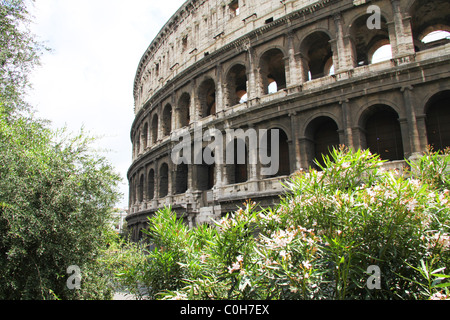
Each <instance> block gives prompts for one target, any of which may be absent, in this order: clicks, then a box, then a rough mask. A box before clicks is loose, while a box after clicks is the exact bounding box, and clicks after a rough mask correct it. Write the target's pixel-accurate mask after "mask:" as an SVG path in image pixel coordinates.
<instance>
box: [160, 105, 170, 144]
mask: <svg viewBox="0 0 450 320" xmlns="http://www.w3.org/2000/svg"><path fill="white" fill-rule="evenodd" d="M162 126H163V136H165V137H166V136H168V135H170V133H171V132H172V106H171V105H170V104H167V105H166V106H165V107H164V111H163V122H162Z"/></svg>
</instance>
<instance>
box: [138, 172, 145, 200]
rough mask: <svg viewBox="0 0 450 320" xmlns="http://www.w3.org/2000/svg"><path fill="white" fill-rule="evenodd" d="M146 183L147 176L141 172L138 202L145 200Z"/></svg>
mask: <svg viewBox="0 0 450 320" xmlns="http://www.w3.org/2000/svg"><path fill="white" fill-rule="evenodd" d="M144 185H145V176H144V174H143V173H142V174H140V175H139V184H138V187H137V190H138V193H137V195H138V202H143V201H144Z"/></svg>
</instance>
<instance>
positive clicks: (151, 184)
mask: <svg viewBox="0 0 450 320" xmlns="http://www.w3.org/2000/svg"><path fill="white" fill-rule="evenodd" d="M147 198H148V200H153V199H154V198H155V170H153V169H151V170H150V171H149V173H148V181H147Z"/></svg>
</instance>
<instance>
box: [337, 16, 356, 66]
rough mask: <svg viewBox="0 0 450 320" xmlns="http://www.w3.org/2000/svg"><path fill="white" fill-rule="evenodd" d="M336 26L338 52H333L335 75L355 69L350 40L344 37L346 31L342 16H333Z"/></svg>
mask: <svg viewBox="0 0 450 320" xmlns="http://www.w3.org/2000/svg"><path fill="white" fill-rule="evenodd" d="M333 18H334V25H335V28H336V39H335V40H333V41H334V42H335V45H334V48H335V50H336V52H333V63H334V68H335V73H339V72H342V71H347V70H349V69H352V68H353V63H352V55H351V49H350V47H349V45H350V43H349V41H348V39H346V38H345V37H344V31H343V30H344V29H343V26H342V15H341V14H340V13H337V14H335V15H334V16H333Z"/></svg>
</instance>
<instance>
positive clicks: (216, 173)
mask: <svg viewBox="0 0 450 320" xmlns="http://www.w3.org/2000/svg"><path fill="white" fill-rule="evenodd" d="M370 5H377V6H378V7H379V8H380V9H381V10H380V12H381V29H379V30H377V29H374V30H369V29H368V27H367V24H366V22H367V19H368V18H369V17H370V16H371V14H368V13H367V9H368V7H369V6H370ZM237 8H238V10H236V9H237ZM435 30H445V31H450V3H449V2H448V1H446V0H435V1H422V0H379V1H365V0H359V1H352V0H322V1H312V0H298V1H295V0H285V1H279V0H258V1H257V0H245V1H244V0H239V1H230V0H226V1H225V0H190V1H186V2H185V3H184V4H183V6H182V7H181V8H180V9H179V10H178V11H177V12H176V13H175V14H174V15H173V16H172V18H171V19H170V20H169V21H168V22H167V23H166V25H165V26H164V27H163V28H162V30H161V31H160V33H159V34H158V36H157V37H156V38H155V39H154V40H153V42H152V43H151V44H150V46H149V48H148V49H147V51H146V52H145V53H144V55H143V57H142V59H141V61H140V62H139V65H138V69H137V72H136V78H135V83H134V98H135V115H136V116H135V120H134V122H133V125H132V128H131V140H132V142H133V155H132V160H133V161H132V164H131V166H130V169H129V171H128V180H129V185H130V199H129V206H130V210H129V212H130V214H129V216H128V217H127V221H128V227H129V228H130V229H131V230H132V235H133V239H135V240H138V239H139V237H140V230H141V229H142V228H143V227H145V224H146V221H147V217H148V216H149V215H151V214H153V213H154V212H155V211H156V210H157V209H158V208H161V207H163V206H164V205H172V206H173V208H174V210H175V211H176V212H177V214H179V216H180V217H184V219H185V221H186V223H188V224H189V225H190V226H192V227H195V226H196V225H198V224H199V223H208V222H209V221H210V219H211V218H218V217H220V216H221V215H223V214H225V213H227V212H230V211H234V210H235V209H236V208H237V206H239V205H241V204H242V203H243V202H244V201H245V200H246V199H252V200H253V201H256V202H258V203H260V204H261V206H269V205H274V204H275V203H277V200H278V198H279V195H280V194H282V192H283V188H282V181H283V179H286V178H287V177H288V176H289V174H292V173H294V172H295V171H297V170H300V169H304V170H307V169H308V168H309V167H310V166H314V163H313V161H314V159H315V158H316V157H318V158H320V157H321V155H322V154H324V153H326V152H327V148H328V147H329V146H333V145H337V144H343V145H347V146H350V147H353V148H370V150H371V151H373V152H377V153H380V155H381V156H382V158H384V159H386V160H390V163H389V166H391V167H392V166H394V167H395V166H401V165H402V160H403V159H404V158H409V157H411V156H413V155H415V154H417V153H420V152H423V151H424V150H425V149H426V147H427V145H428V144H432V145H434V146H435V147H445V146H448V145H450V141H449V140H450V133H449V132H448V129H445V128H443V127H445V125H444V126H443V124H447V127H450V125H449V123H448V122H446V121H450V116H449V114H450V111H449V110H450V64H449V62H450V41H449V40H448V39H442V40H440V41H435V42H431V43H428V44H426V43H423V42H422V41H421V40H422V39H423V37H424V36H425V35H426V34H428V33H429V32H432V31H435ZM386 44H390V45H391V51H392V58H391V59H388V60H386V61H383V62H379V63H373V61H372V55H373V53H374V52H375V50H376V49H378V48H379V47H381V46H383V45H386ZM331 70H334V72H330V71H331ZM269 75H270V76H271V78H272V79H274V80H275V82H276V84H277V90H276V92H274V93H271V91H269V89H268V85H269V82H270V81H273V80H269V77H268V76H269ZM243 92H244V93H246V94H247V100H246V101H244V102H243V103H240V98H241V96H242V94H243ZM269 92H270V93H269ZM198 126H202V127H203V128H204V129H208V128H215V129H218V130H220V131H221V132H225V130H226V129H239V128H241V129H244V130H245V129H248V128H254V129H256V130H258V129H274V128H277V129H281V132H282V133H283V134H282V139H281V140H283V141H280V143H281V146H282V147H281V149H280V157H281V163H282V170H281V171H280V172H279V174H278V175H276V176H270V177H267V176H261V174H260V169H261V164H256V165H254V164H247V165H244V166H240V167H234V166H227V165H216V166H214V167H208V166H202V165H186V166H176V165H175V164H173V162H172V161H171V158H170V156H171V152H172V149H173V147H174V146H175V145H176V144H177V142H174V141H172V139H171V137H174V136H177V135H179V134H180V133H181V132H189V133H190V134H191V135H192V136H193V132H194V128H195V127H198ZM206 145H207V144H206V143H205V144H204V146H206ZM249 151H250V152H252V150H249Z"/></svg>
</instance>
